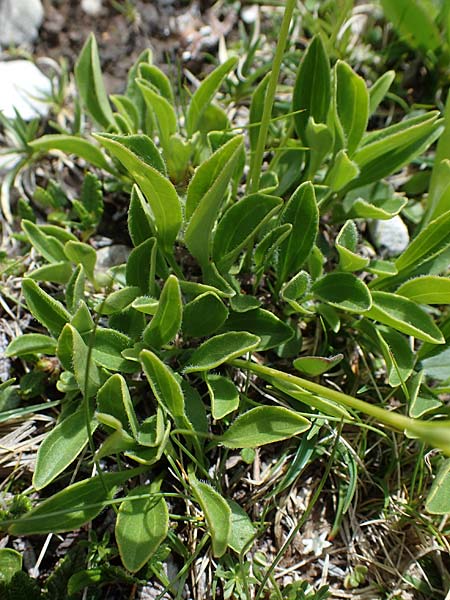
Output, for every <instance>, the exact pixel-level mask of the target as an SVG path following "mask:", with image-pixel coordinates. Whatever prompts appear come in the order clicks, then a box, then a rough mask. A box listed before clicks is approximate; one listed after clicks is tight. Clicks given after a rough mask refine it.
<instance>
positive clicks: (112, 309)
mask: <svg viewBox="0 0 450 600" xmlns="http://www.w3.org/2000/svg"><path fill="white" fill-rule="evenodd" d="M128 264H129V262H128V263H127V266H128ZM140 294H141V290H140V288H138V287H136V286H126V287H124V288H122V289H121V290H116V291H115V292H112V293H111V294H108V296H106V298H105V299H104V300H102V301H101V302H99V303H98V304H97V305H96V306H95V308H94V310H95V311H96V312H98V313H99V314H100V315H113V314H115V313H120V312H122V311H123V310H126V309H127V307H128V306H130V304H132V303H133V301H134V300H136V298H138V296H140Z"/></svg>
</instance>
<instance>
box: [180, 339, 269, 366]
mask: <svg viewBox="0 0 450 600" xmlns="http://www.w3.org/2000/svg"><path fill="white" fill-rule="evenodd" d="M259 343H260V338H259V337H257V336H256V335H252V334H250V333H247V332H245V331H239V332H237V331H232V332H228V333H222V334H220V335H216V336H214V337H212V338H210V339H209V340H207V341H206V342H204V343H203V344H202V345H201V346H199V347H198V348H197V349H196V350H194V353H193V354H192V356H191V357H190V359H189V363H188V365H187V366H186V367H185V369H184V372H185V373H194V372H196V371H209V370H211V369H215V368H216V367H218V366H219V365H221V364H223V363H224V362H226V361H227V360H232V359H233V358H236V357H238V356H242V355H243V354H246V353H247V352H251V351H252V350H255V348H256V347H257V346H258V345H259Z"/></svg>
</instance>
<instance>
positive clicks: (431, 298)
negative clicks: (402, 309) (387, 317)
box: [395, 275, 450, 304]
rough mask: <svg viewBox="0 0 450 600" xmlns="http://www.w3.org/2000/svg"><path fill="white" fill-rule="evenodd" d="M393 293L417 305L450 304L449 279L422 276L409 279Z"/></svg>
mask: <svg viewBox="0 0 450 600" xmlns="http://www.w3.org/2000/svg"><path fill="white" fill-rule="evenodd" d="M395 293H396V294H398V295H399V296H405V298H409V299H410V300H412V301H413V302H418V303H419V304H450V277H437V276H435V275H423V276H422V277H416V278H414V279H409V280H408V281H405V283H403V284H402V285H401V286H400V287H399V288H398V289H397V290H396V292H395Z"/></svg>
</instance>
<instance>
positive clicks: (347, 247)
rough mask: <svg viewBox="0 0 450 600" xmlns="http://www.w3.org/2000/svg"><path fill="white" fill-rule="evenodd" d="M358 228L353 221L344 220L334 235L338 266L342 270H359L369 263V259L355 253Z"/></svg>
mask: <svg viewBox="0 0 450 600" xmlns="http://www.w3.org/2000/svg"><path fill="white" fill-rule="evenodd" d="M357 243H358V230H357V228H356V225H355V224H354V222H353V221H346V222H345V223H344V226H343V227H342V229H341V231H340V232H339V234H338V236H337V237H336V249H337V251H338V254H339V266H340V267H341V269H342V270H343V271H359V270H360V269H364V267H366V266H367V265H368V264H369V259H368V258H366V257H364V256H360V255H359V254H357V253H356V247H357Z"/></svg>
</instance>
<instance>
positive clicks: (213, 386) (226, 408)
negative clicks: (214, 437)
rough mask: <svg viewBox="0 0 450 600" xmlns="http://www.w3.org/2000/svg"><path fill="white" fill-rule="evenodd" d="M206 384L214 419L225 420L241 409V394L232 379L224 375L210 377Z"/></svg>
mask: <svg viewBox="0 0 450 600" xmlns="http://www.w3.org/2000/svg"><path fill="white" fill-rule="evenodd" d="M206 384H207V386H208V391H209V396H210V398H211V414H212V416H213V418H214V419H217V420H219V419H223V417H226V416H227V415H229V414H230V413H232V412H234V411H235V410H236V409H237V408H238V407H239V392H238V390H237V388H236V386H235V385H234V383H233V382H232V381H231V380H230V379H228V378H227V377H224V376H223V375H208V376H207V378H206Z"/></svg>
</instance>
